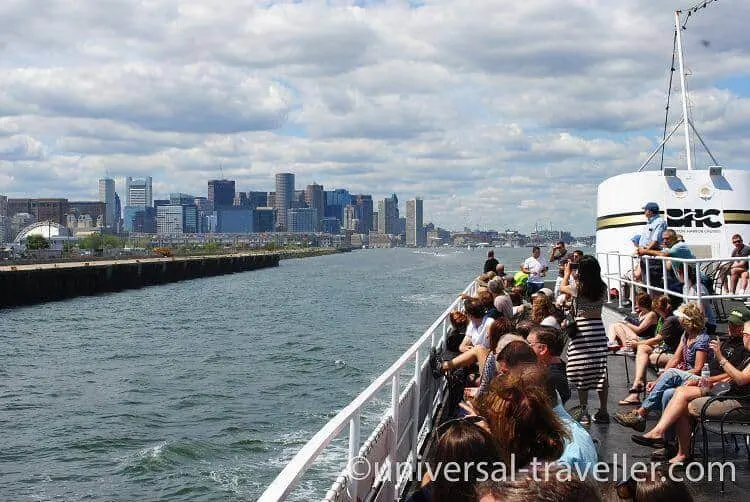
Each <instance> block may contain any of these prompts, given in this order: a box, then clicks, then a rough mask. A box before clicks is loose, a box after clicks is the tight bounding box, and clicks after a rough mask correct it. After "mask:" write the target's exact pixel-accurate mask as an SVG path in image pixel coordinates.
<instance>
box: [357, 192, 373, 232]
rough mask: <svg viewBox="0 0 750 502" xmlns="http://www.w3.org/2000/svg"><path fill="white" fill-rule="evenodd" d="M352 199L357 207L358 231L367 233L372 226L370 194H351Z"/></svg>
mask: <svg viewBox="0 0 750 502" xmlns="http://www.w3.org/2000/svg"><path fill="white" fill-rule="evenodd" d="M352 201H353V203H354V205H355V206H356V208H357V209H356V211H357V216H356V218H357V219H358V220H359V232H360V233H362V234H367V233H369V232H370V231H371V230H372V227H373V224H372V213H373V209H374V208H373V204H372V195H365V194H359V195H353V196H352Z"/></svg>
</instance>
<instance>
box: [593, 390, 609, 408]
mask: <svg viewBox="0 0 750 502" xmlns="http://www.w3.org/2000/svg"><path fill="white" fill-rule="evenodd" d="M596 393H597V395H598V396H599V412H600V413H607V394H608V393H609V382H606V383H605V384H604V388H603V389H601V390H597V391H596Z"/></svg>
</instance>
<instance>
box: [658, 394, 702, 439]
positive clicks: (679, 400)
mask: <svg viewBox="0 0 750 502" xmlns="http://www.w3.org/2000/svg"><path fill="white" fill-rule="evenodd" d="M699 397H701V390H700V388H698V387H684V386H683V387H677V389H676V390H675V393H674V395H673V396H672V399H670V400H669V404H668V405H667V407H666V408H665V409H664V411H663V412H662V414H661V418H660V419H659V422H657V424H656V425H655V426H654V428H653V429H651V430H650V431H649V432H647V433H646V434H644V436H646V437H648V438H654V439H656V438H662V437H664V433H665V432H666V431H667V429H668V428H669V427H671V426H672V424H675V423H677V422H678V421H679V420H680V418H681V417H684V416H687V406H688V403H689V402H690V401H692V400H693V399H696V398H699Z"/></svg>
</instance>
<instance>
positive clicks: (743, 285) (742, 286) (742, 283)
mask: <svg viewBox="0 0 750 502" xmlns="http://www.w3.org/2000/svg"><path fill="white" fill-rule="evenodd" d="M748 278H750V274H749V273H747V272H743V273H742V275H741V276H740V285H739V290H740V291H742V292H743V293H745V294H747V293H748V291H747V282H748Z"/></svg>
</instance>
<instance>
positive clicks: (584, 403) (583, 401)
mask: <svg viewBox="0 0 750 502" xmlns="http://www.w3.org/2000/svg"><path fill="white" fill-rule="evenodd" d="M578 402H579V403H580V405H581V414H583V413H588V410H589V391H588V390H579V391H578Z"/></svg>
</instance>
